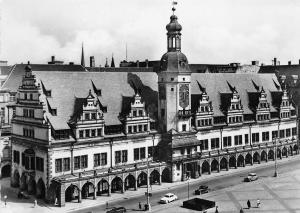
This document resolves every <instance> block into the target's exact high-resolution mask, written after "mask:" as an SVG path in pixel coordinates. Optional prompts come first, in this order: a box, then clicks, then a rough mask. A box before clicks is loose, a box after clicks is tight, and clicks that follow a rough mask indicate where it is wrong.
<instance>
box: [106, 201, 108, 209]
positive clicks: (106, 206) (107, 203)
mask: <svg viewBox="0 0 300 213" xmlns="http://www.w3.org/2000/svg"><path fill="white" fill-rule="evenodd" d="M106 209H108V202H107V201H106Z"/></svg>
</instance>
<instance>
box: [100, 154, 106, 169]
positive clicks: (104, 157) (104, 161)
mask: <svg viewBox="0 0 300 213" xmlns="http://www.w3.org/2000/svg"><path fill="white" fill-rule="evenodd" d="M105 165H107V153H106V152H104V153H101V166H105Z"/></svg>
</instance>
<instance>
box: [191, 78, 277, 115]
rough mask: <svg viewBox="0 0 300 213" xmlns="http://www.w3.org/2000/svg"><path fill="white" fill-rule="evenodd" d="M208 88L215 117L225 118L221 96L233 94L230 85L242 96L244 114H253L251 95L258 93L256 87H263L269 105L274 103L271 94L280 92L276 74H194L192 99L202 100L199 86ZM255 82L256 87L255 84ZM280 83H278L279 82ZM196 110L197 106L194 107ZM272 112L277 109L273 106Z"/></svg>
mask: <svg viewBox="0 0 300 213" xmlns="http://www.w3.org/2000/svg"><path fill="white" fill-rule="evenodd" d="M197 81H198V82H199V83H200V85H201V86H202V87H204V88H206V92H207V94H208V95H209V99H210V100H211V101H212V106H213V111H214V116H223V115H224V114H223V112H222V111H221V107H222V104H224V103H221V96H222V94H223V95H226V94H231V93H232V91H231V89H230V87H229V86H228V83H229V84H230V85H232V86H234V87H235V88H236V90H237V92H238V94H239V95H240V98H241V101H242V105H243V109H244V114H252V113H253V112H252V110H251V109H250V108H249V102H250V100H249V93H257V92H258V90H257V88H256V86H259V87H260V88H261V87H262V86H263V87H264V89H265V91H266V93H267V99H268V101H269V103H272V100H271V97H272V96H271V92H276V91H280V90H278V89H277V87H276V85H275V84H274V82H277V78H276V76H275V75H274V74H268V75H267V74H266V75H257V74H234V73H226V74H223V73H215V74H212V73H202V74H198V73H192V83H191V88H192V99H193V96H194V98H200V96H199V95H201V94H202V92H201V90H200V89H199V85H198V83H197ZM253 82H255V85H256V86H255V85H254V84H253ZM277 83H278V82H277ZM192 102H194V103H197V101H195V100H192ZM192 107H193V108H194V109H192V110H196V109H195V108H196V107H197V106H192ZM271 111H275V108H274V107H272V106H271Z"/></svg>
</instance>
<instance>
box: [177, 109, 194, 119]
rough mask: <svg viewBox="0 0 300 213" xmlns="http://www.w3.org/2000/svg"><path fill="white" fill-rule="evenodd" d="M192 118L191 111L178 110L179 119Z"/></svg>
mask: <svg viewBox="0 0 300 213" xmlns="http://www.w3.org/2000/svg"><path fill="white" fill-rule="evenodd" d="M191 116H192V112H191V110H178V118H179V119H186V118H190V117H191Z"/></svg>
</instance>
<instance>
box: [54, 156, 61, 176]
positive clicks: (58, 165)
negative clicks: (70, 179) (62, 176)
mask: <svg viewBox="0 0 300 213" xmlns="http://www.w3.org/2000/svg"><path fill="white" fill-rule="evenodd" d="M55 172H56V173H58V172H62V161H61V159H56V160H55Z"/></svg>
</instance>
